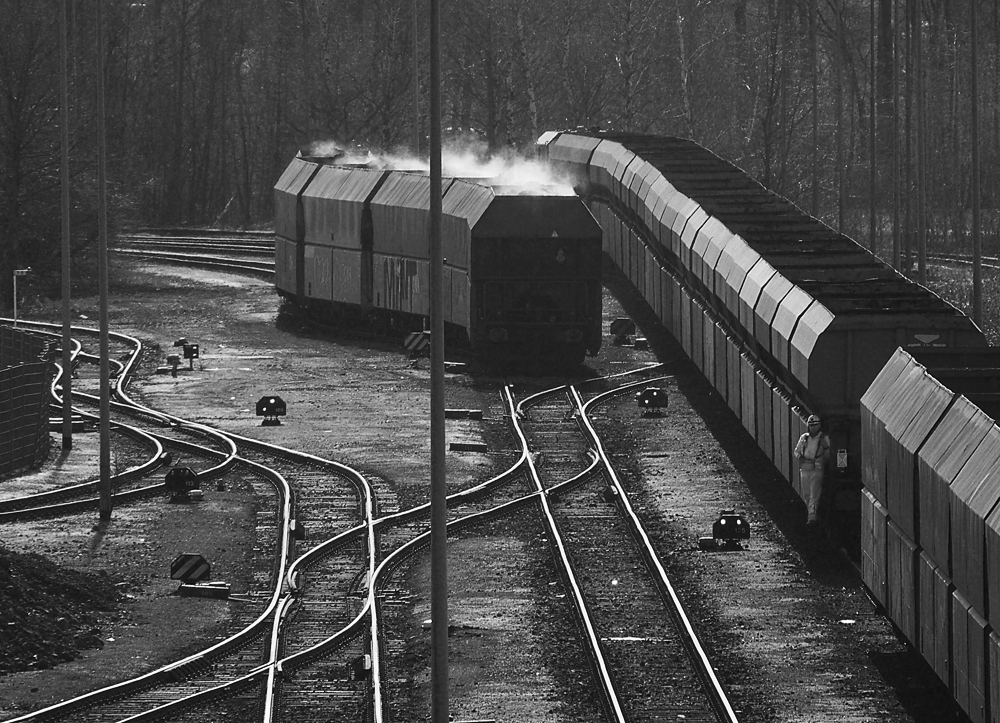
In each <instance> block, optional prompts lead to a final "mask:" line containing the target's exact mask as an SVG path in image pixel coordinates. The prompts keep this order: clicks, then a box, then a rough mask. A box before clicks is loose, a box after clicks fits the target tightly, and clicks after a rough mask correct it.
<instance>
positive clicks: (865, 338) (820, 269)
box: [537, 131, 986, 549]
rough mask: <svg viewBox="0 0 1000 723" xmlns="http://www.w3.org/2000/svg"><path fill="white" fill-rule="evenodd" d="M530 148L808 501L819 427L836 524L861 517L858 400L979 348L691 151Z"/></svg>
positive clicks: (746, 181)
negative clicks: (951, 353)
mask: <svg viewBox="0 0 1000 723" xmlns="http://www.w3.org/2000/svg"><path fill="white" fill-rule="evenodd" d="M537 147H538V150H539V156H540V157H541V158H543V159H547V161H548V162H549V164H550V165H552V166H553V167H555V168H558V169H560V170H561V171H564V172H567V173H572V174H575V176H576V178H577V179H578V181H577V188H578V191H579V193H580V194H581V195H582V197H583V198H584V199H585V200H586V201H587V203H588V205H589V206H590V208H591V210H592V212H593V213H594V215H595V216H596V217H597V218H598V220H599V221H600V223H601V226H602V228H603V229H604V236H605V250H606V252H607V253H608V254H609V255H610V256H611V258H612V259H613V260H614V261H615V263H616V264H617V265H618V266H619V268H621V270H622V271H623V272H624V273H625V275H626V276H628V278H629V279H630V280H631V282H632V284H633V285H634V286H635V288H636V289H637V290H638V291H639V293H640V294H641V295H642V296H643V298H644V299H645V300H646V303H647V304H648V306H649V307H650V308H651V309H652V310H653V312H654V313H655V314H656V316H657V317H658V319H659V320H660V322H661V323H662V325H663V326H664V327H665V328H666V329H667V330H668V331H670V332H671V333H672V334H673V336H674V337H676V338H677V339H678V340H679V341H680V343H681V345H682V346H683V348H684V349H685V351H686V352H687V353H688V355H689V356H690V357H691V359H692V360H693V361H694V363H695V364H696V365H697V366H698V367H699V368H700V369H701V370H702V372H703V373H704V375H705V377H706V378H707V379H708V381H709V382H710V383H711V384H712V385H713V386H714V387H715V389H716V390H717V391H718V392H719V393H720V394H721V395H722V396H723V398H725V399H726V400H727V402H728V404H729V406H730V408H731V409H732V411H733V412H734V413H735V414H736V415H737V416H738V417H739V419H740V420H741V422H742V423H743V426H744V427H745V428H746V430H747V431H748V432H749V433H750V434H751V435H752V436H753V437H754V439H755V440H756V441H757V444H758V445H759V446H760V448H761V449H762V450H763V451H764V453H765V454H766V455H767V457H768V458H769V459H771V460H772V461H773V462H774V465H775V467H776V468H777V470H778V471H779V472H780V473H781V475H782V476H783V477H784V478H785V479H786V480H787V481H788V482H789V483H791V484H792V486H793V487H794V488H795V489H796V491H797V492H799V494H800V496H801V494H802V493H801V482H800V480H799V475H798V469H797V466H796V465H795V464H793V456H792V452H793V449H794V444H795V441H796V439H797V438H798V436H799V435H800V434H801V433H802V432H804V431H805V427H806V425H805V420H806V418H807V417H808V416H809V415H810V414H818V415H819V416H820V417H821V418H822V419H823V422H824V427H825V429H826V431H827V432H828V433H829V434H830V436H831V440H832V446H833V462H832V469H831V470H830V472H831V474H830V475H829V476H828V478H830V479H833V481H834V484H833V485H828V487H829V488H831V489H832V490H833V492H832V494H830V495H829V497H828V499H827V500H826V512H827V513H828V514H827V519H828V520H835V519H836V518H837V517H838V515H839V513H846V517H847V518H851V517H854V519H856V512H857V509H858V504H859V502H858V498H859V495H860V487H861V483H860V480H861V465H860V462H861V414H860V400H861V396H862V394H864V392H865V390H867V389H868V386H869V385H870V384H871V382H872V380H873V379H874V378H875V376H876V375H877V374H878V373H879V371H880V370H881V369H882V367H883V366H884V365H885V363H886V362H887V361H888V359H889V357H890V356H892V354H893V353H894V352H895V350H896V348H897V347H900V346H902V347H904V348H938V347H943V346H944V347H947V346H986V339H985V337H984V336H983V334H982V332H981V331H980V330H979V329H978V328H977V327H976V325H975V324H974V323H973V322H972V321H971V320H970V319H969V318H968V317H967V316H966V315H964V314H962V313H961V312H960V311H958V310H957V309H956V308H955V307H953V306H952V305H950V304H948V303H947V302H945V301H944V300H942V299H941V298H940V297H939V296H937V295H936V294H934V293H932V292H931V291H929V290H928V289H926V288H924V287H923V286H920V285H919V284H916V283H914V282H912V281H910V280H909V279H907V278H905V277H904V276H902V275H901V274H899V273H898V272H896V271H895V270H894V269H892V268H891V267H890V266H888V265H887V264H885V263H883V262H882V261H880V260H879V259H878V258H877V257H875V256H874V255H872V254H871V253H870V252H868V251H867V250H866V249H864V248H862V247H861V246H859V245H858V244H857V243H856V242H854V241H852V240H851V239H849V238H847V237H846V236H844V235H843V234H840V233H838V232H836V231H834V230H833V229H831V228H829V227H828V226H826V225H825V224H823V223H821V222H820V221H818V220H816V219H814V218H812V217H811V216H809V215H807V214H805V213H803V212H802V211H801V210H799V209H798V208H797V207H796V206H794V205H793V204H792V203H790V202H789V201H787V200H785V199H784V198H782V197H780V196H778V195H776V194H774V193H771V192H769V191H768V190H766V189H765V188H764V187H763V186H761V185H760V184H759V183H757V182H756V181H754V180H753V179H751V178H750V177H749V176H747V175H746V174H745V173H744V172H743V171H741V170H740V169H738V168H737V167H736V166H734V165H732V164H731V163H729V162H727V161H724V160H723V159H721V158H719V157H718V156H716V155H714V154H713V153H711V152H710V151H708V150H707V149H705V148H703V147H702V146H700V145H698V144H697V143H695V142H693V141H689V140H684V139H679V138H666V137H658V136H651V135H641V134H626V133H615V132H595V133H588V132H581V131H571V132H548V133H546V134H544V135H542V136H541V137H540V138H539V140H538V143H537ZM843 524H844V525H845V526H846V525H850V524H851V522H849V521H847V520H844V522H843ZM853 534H854V546H855V549H857V535H856V533H853Z"/></svg>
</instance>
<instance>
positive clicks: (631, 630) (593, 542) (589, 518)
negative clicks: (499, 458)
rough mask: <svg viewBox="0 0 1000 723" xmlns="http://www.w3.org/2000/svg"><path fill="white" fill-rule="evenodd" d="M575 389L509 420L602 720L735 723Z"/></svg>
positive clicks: (549, 396)
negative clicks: (586, 655) (584, 649)
mask: <svg viewBox="0 0 1000 723" xmlns="http://www.w3.org/2000/svg"><path fill="white" fill-rule="evenodd" d="M649 384H650V381H646V380H642V381H639V382H633V383H630V384H625V385H622V386H621V387H619V388H618V389H614V390H610V391H606V392H604V393H601V394H599V395H597V396H596V397H594V398H593V399H591V401H590V402H587V403H585V402H584V400H583V396H582V394H581V392H580V390H579V389H577V388H576V387H567V388H565V389H562V390H559V391H557V392H555V393H553V392H546V393H543V394H540V395H536V396H535V397H532V398H529V399H526V400H523V401H522V402H521V403H520V404H519V405H518V407H517V414H516V415H515V419H519V420H521V421H522V422H523V431H522V432H520V436H521V437H522V439H524V440H525V443H526V445H527V446H529V447H530V448H531V449H532V452H533V458H534V463H533V464H532V466H531V467H532V472H533V476H534V477H535V479H536V481H537V484H538V488H539V490H540V491H542V490H544V494H542V495H541V497H540V499H541V500H542V503H543V507H544V509H545V514H546V519H547V522H548V525H549V527H550V529H551V533H552V538H553V540H554V544H555V547H556V548H557V550H558V554H559V558H560V560H561V561H562V565H563V568H564V574H565V576H566V578H567V580H568V584H569V587H570V588H571V589H572V590H573V592H574V597H575V599H576V606H577V613H578V616H579V619H580V621H581V625H582V626H583V628H584V629H585V631H586V638H587V640H588V642H589V649H590V652H591V658H592V661H593V664H594V667H595V670H596V677H597V680H598V682H599V683H600V685H601V687H602V690H603V693H604V694H603V697H604V700H605V703H606V706H607V709H608V713H609V716H610V719H611V720H614V721H640V720H668V719H670V720H673V719H684V720H697V721H735V720H736V716H735V713H734V712H733V709H732V707H731V706H730V704H729V702H728V699H727V697H726V694H725V692H724V691H723V690H722V687H721V685H720V684H719V682H718V680H717V679H716V677H715V674H714V672H713V670H712V666H711V664H710V662H709V661H708V659H707V657H706V656H705V654H704V652H703V650H702V648H701V644H700V643H699V641H698V639H697V636H696V634H695V632H694V629H693V627H692V625H691V623H690V621H689V619H688V617H687V615H686V613H685V612H684V609H683V607H682V605H681V603H680V601H679V599H678V598H677V596H676V595H675V594H674V592H673V588H672V586H671V584H670V581H669V579H668V578H667V576H666V574H665V572H664V570H663V567H662V565H661V564H660V563H659V560H658V558H657V555H656V552H655V551H654V550H653V547H652V545H651V543H650V541H649V539H648V537H647V535H646V533H645V532H644V530H643V526H642V523H641V522H640V521H639V519H638V517H637V516H636V514H635V512H634V511H633V510H632V507H631V505H630V504H629V501H628V494H627V491H626V490H625V489H624V488H623V487H622V485H621V483H620V482H619V480H618V478H617V475H616V474H615V471H614V469H613V467H612V465H611V463H610V460H609V459H608V457H607V455H606V454H605V452H604V450H603V448H602V445H601V442H600V439H599V437H598V436H597V433H596V432H595V430H594V428H593V426H592V424H591V423H590V421H589V419H588V412H589V410H590V408H591V407H592V406H594V405H596V404H600V403H601V402H603V401H606V399H607V398H608V397H609V396H613V395H617V394H622V393H627V392H631V391H634V390H636V389H639V388H643V387H646V386H648V385H649Z"/></svg>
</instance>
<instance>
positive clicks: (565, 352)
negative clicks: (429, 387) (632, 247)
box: [274, 154, 602, 365]
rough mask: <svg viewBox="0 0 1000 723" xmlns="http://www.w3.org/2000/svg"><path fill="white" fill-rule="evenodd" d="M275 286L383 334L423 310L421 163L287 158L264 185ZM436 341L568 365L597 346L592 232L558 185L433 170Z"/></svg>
mask: <svg viewBox="0 0 1000 723" xmlns="http://www.w3.org/2000/svg"><path fill="white" fill-rule="evenodd" d="M274 190H275V235H276V242H275V254H276V263H275V278H276V280H275V285H276V288H277V291H278V293H279V294H280V295H281V296H283V297H285V298H287V299H289V300H290V301H291V302H293V303H294V304H296V305H298V306H299V307H300V308H301V309H303V310H304V311H305V312H306V313H307V314H308V315H310V316H311V317H314V318H317V319H320V320H325V321H328V322H334V323H337V324H361V325H364V326H365V327H367V328H372V327H376V328H381V329H382V330H384V331H385V332H387V333H393V332H395V333H405V332H412V331H419V330H422V329H425V328H426V327H427V319H428V316H429V314H430V298H429V286H430V266H429V239H428V223H429V217H430V178H429V177H428V176H427V174H426V173H421V172H409V171H400V170H391V169H381V168H373V167H370V166H369V165H357V164H354V165H349V164H340V163H338V161H337V159H322V158H315V157H309V156H303V155H302V154H299V155H298V156H296V157H295V158H294V159H293V160H292V161H291V163H290V164H289V165H288V167H287V169H286V170H285V172H284V173H283V174H282V176H281V178H280V179H279V180H278V183H277V184H276V186H275V189H274ZM442 193H443V197H442V207H443V216H442V222H441V235H442V247H443V254H444V257H445V261H444V284H443V285H444V309H443V315H444V321H445V337H446V344H447V345H448V346H449V347H456V348H466V349H469V350H471V351H472V352H473V353H475V354H476V355H478V356H479V357H481V358H482V359H484V360H488V361H490V362H498V363H501V364H543V365H549V364H559V365H579V364H580V363H582V362H583V361H584V360H585V357H586V355H587V354H591V355H593V354H596V353H597V351H598V350H599V349H600V345H601V320H602V315H601V228H600V226H599V225H598V224H597V221H596V219H595V218H594V217H593V215H592V214H591V213H590V211H589V210H588V209H587V207H586V206H585V205H584V204H583V203H582V202H581V201H580V199H579V198H577V196H576V195H575V194H574V193H573V192H572V190H571V189H569V188H566V189H565V190H562V191H560V190H559V189H558V188H553V187H545V186H541V185H531V186H525V185H518V186H505V185H499V184H496V183H491V182H490V181H484V180H474V179H473V180H470V179H463V178H457V177H456V178H445V179H444V180H443V183H442Z"/></svg>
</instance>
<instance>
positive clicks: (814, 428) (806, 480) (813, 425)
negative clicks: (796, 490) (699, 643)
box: [795, 414, 830, 525]
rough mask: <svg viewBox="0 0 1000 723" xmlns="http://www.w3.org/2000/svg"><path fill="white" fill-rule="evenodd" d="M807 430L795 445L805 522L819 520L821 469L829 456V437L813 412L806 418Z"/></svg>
mask: <svg viewBox="0 0 1000 723" xmlns="http://www.w3.org/2000/svg"><path fill="white" fill-rule="evenodd" d="M806 425H807V427H808V429H809V431H808V432H806V433H805V434H803V435H802V436H801V437H799V441H798V442H797V443H796V445H795V459H797V460H798V461H799V476H800V478H801V479H802V494H803V495H804V496H805V500H806V509H807V510H808V512H809V517H808V522H807V524H810V525H815V524H816V523H817V522H818V521H819V498H820V496H821V495H822V494H823V471H824V469H825V468H826V461H827V460H828V459H829V458H830V438H829V437H828V436H827V435H825V434H823V430H822V425H821V423H820V418H819V417H817V416H816V415H815V414H812V415H810V416H809V419H807V420H806Z"/></svg>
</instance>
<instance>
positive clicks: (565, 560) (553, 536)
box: [505, 385, 627, 723]
mask: <svg viewBox="0 0 1000 723" xmlns="http://www.w3.org/2000/svg"><path fill="white" fill-rule="evenodd" d="M563 389H566V386H565V385H564V386H562V387H557V388H556V389H555V390H546V391H545V392H542V393H539V394H535V395H532V396H531V397H529V399H533V400H536V401H537V400H539V399H541V398H544V397H546V396H551V395H552V394H554V393H557V392H558V391H562V390H563ZM505 393H506V395H507V398H508V400H509V403H510V408H511V410H512V412H511V421H512V423H513V425H514V431H515V434H516V435H517V437H518V439H519V440H520V441H521V445H522V448H523V449H524V450H526V451H527V450H528V439H527V437H526V435H525V433H524V431H523V430H522V429H521V426H520V424H519V423H518V419H519V418H520V417H521V416H523V412H524V409H525V405H524V403H523V402H522V403H521V404H518V405H515V404H514V399H513V396H512V395H511V391H510V388H509V387H507V388H506V389H505ZM527 465H528V469H529V471H530V474H531V478H532V481H533V483H534V485H535V489H536V491H537V493H538V499H539V501H540V503H541V506H542V511H543V513H544V516H545V521H546V524H547V525H548V528H549V535H550V537H549V539H550V540H551V541H552V544H554V545H555V549H556V551H557V553H558V555H559V559H560V561H561V563H562V569H563V571H564V573H565V575H566V578H567V582H568V584H569V587H570V589H571V591H572V595H573V601H574V603H575V605H576V611H577V614H578V615H579V617H580V621H581V623H582V624H583V627H584V633H585V637H586V639H587V644H588V649H589V651H590V654H591V657H592V662H593V663H594V666H595V668H596V672H597V677H598V680H599V681H600V685H601V693H602V696H603V698H604V701H605V703H606V705H607V706H608V712H609V713H610V715H611V717H612V719H613V720H614V721H615V723H626V722H627V718H626V717H625V711H624V708H623V706H622V703H621V701H620V700H619V698H618V691H617V690H616V688H615V685H614V681H613V680H612V679H611V671H610V669H609V666H608V663H607V660H606V659H605V657H604V648H603V646H602V645H601V639H600V637H599V636H598V635H597V631H596V629H595V627H594V623H593V621H592V620H591V617H590V613H589V611H588V609H587V603H586V601H585V600H584V598H583V590H582V588H581V586H580V583H579V582H578V581H577V579H576V574H575V572H574V570H573V564H572V562H571V561H570V558H569V553H568V552H567V550H566V545H565V543H564V542H563V539H562V535H561V534H560V533H559V527H558V525H556V522H555V518H554V515H553V512H552V510H551V509H550V508H549V504H548V499H547V495H546V493H545V489H544V487H543V486H542V482H541V479H540V478H539V476H538V471H537V470H536V469H535V463H534V460H533V459H532V457H531V455H530V454H528V456H527Z"/></svg>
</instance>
